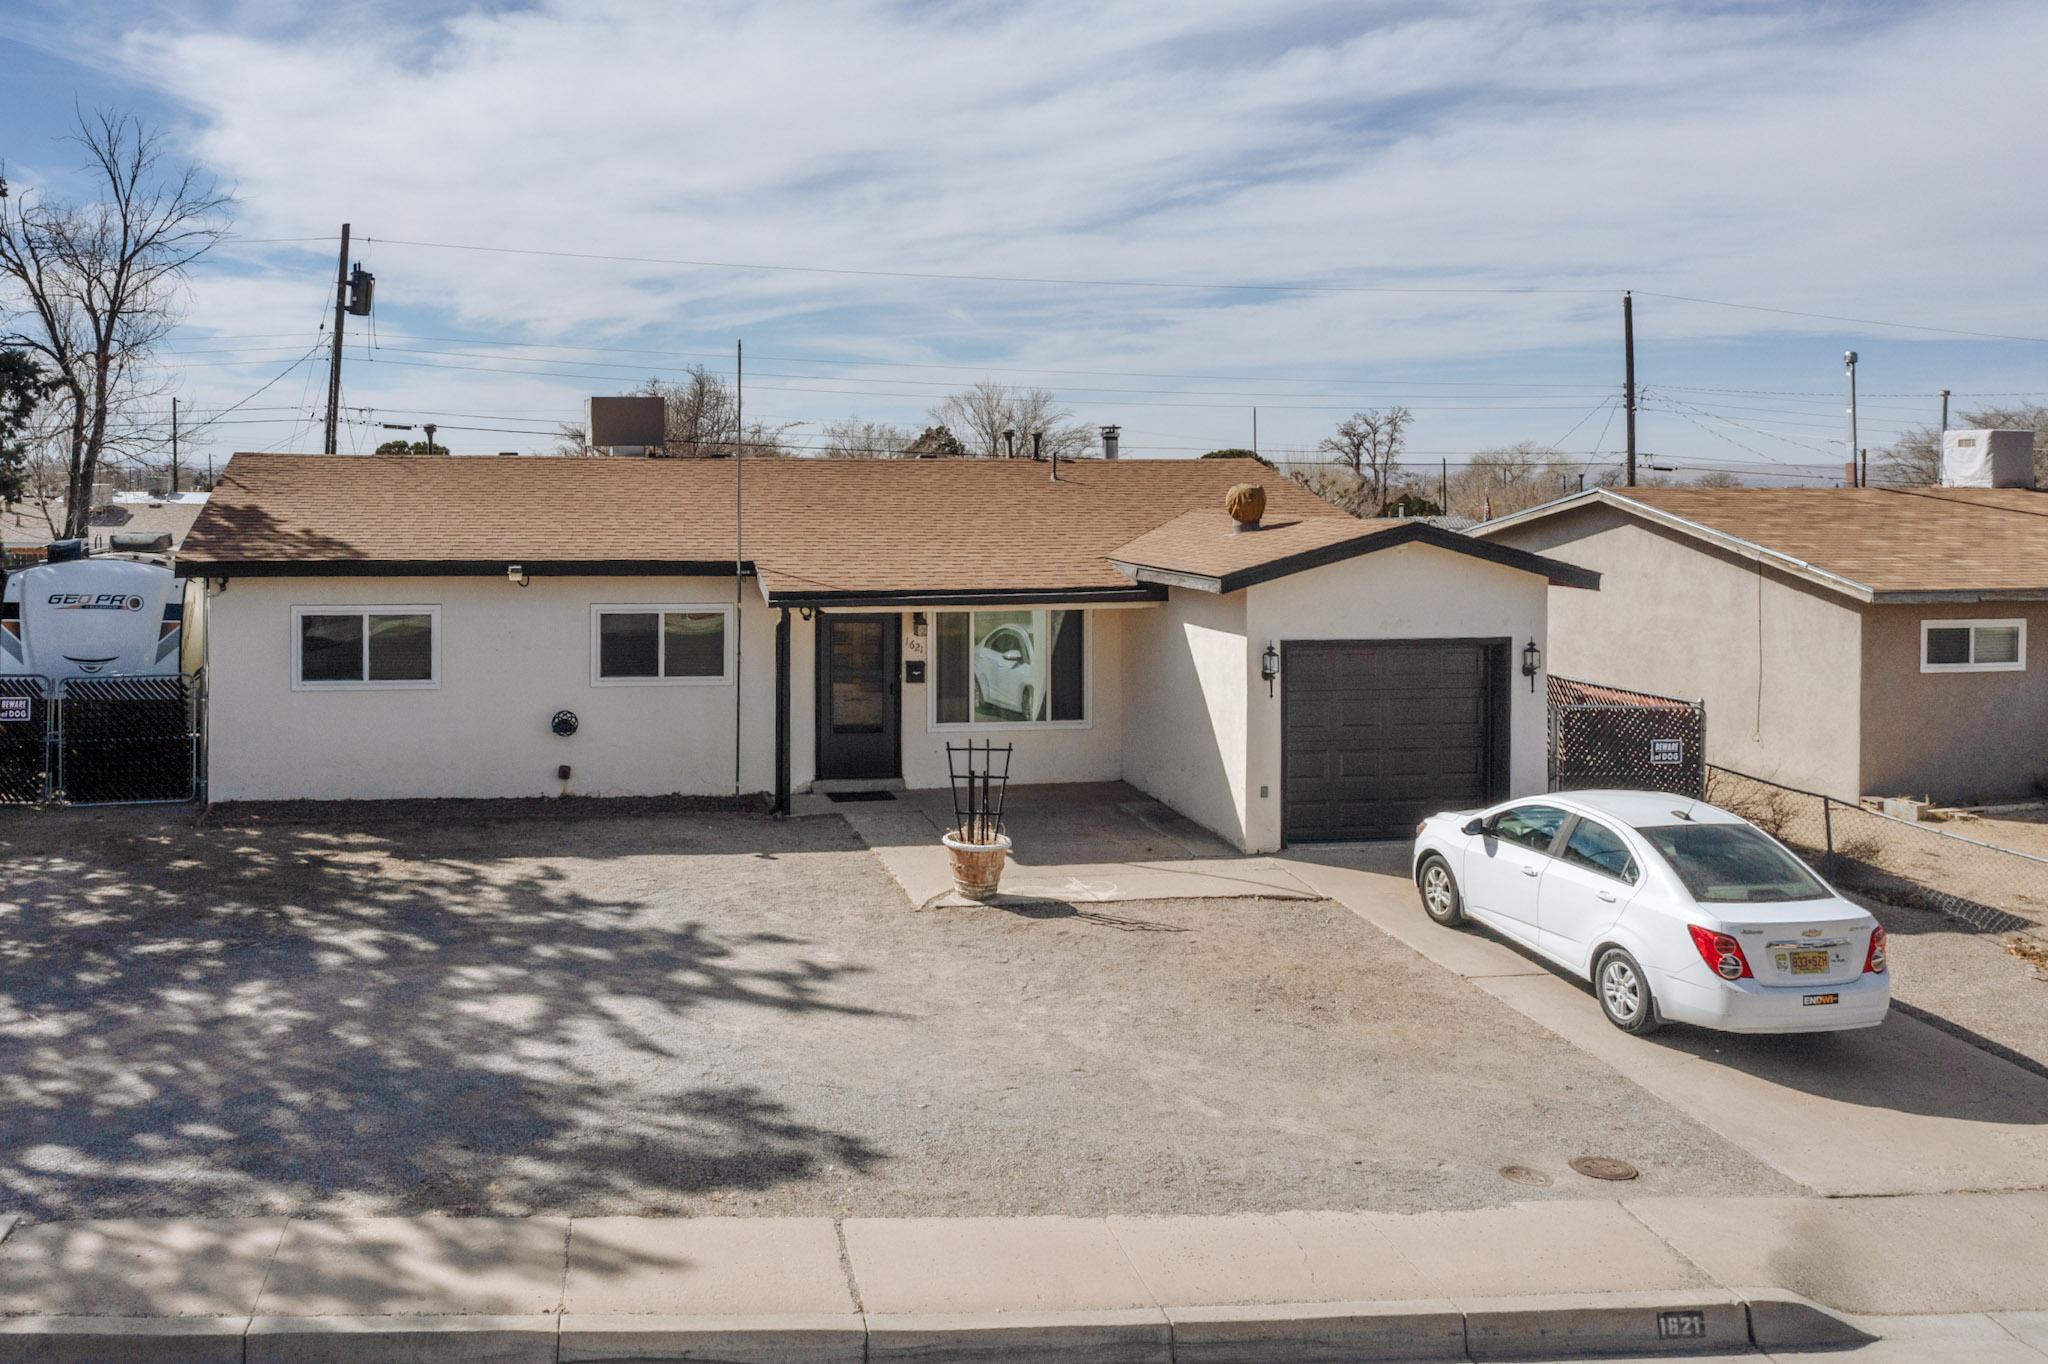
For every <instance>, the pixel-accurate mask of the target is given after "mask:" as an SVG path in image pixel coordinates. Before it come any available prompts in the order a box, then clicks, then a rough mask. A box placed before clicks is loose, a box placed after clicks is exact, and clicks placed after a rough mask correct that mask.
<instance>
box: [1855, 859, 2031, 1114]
mask: <svg viewBox="0 0 2048 1364" xmlns="http://www.w3.org/2000/svg"><path fill="white" fill-rule="evenodd" d="M1852 898H1853V899H1855V900H1856V902H1857V903H1858V904H1860V905H1862V906H1863V907H1864V908H1865V909H1868V910H1869V911H1870V912H1871V913H1872V914H1875V915H1876V916H1877V920H1878V922H1879V923H1881V924H1883V925H1884V926H1885V930H1886V932H1888V933H1889V934H1890V935H1891V937H1890V943H1889V950H1890V955H1891V970H1892V1002H1893V1003H1894V1004H1899V1005H1904V1006H1905V1007H1907V1008H1908V1009H1910V1010H1912V1011H1914V1012H1915V1013H1916V1014H1917V1015H1918V1016H1919V1017H1921V1018H1924V1019H1926V1020H1927V1021H1928V1022H1930V1023H1932V1024H1934V1025H1935V1026H1936V1027H1938V1028H1943V1029H1946V1030H1947V1031H1949V1032H1952V1033H1955V1034H1956V1035H1958V1036H1960V1037H1963V1038H1965V1039H1966V1040H1968V1041H1971V1042H1974V1043H1976V1044H1977V1045H1979V1046H1983V1047H1985V1048H1986V1049H1987V1050H1990V1051H1993V1052H1997V1053H1999V1054H2001V1055H2003V1056H2005V1058H2006V1059H2007V1060H2013V1061H2018V1062H2020V1063H2022V1064H2024V1065H2027V1066H2028V1067H2029V1068H2030V1069H2033V1070H2036V1071H2039V1072H2040V1073H2042V1074H2044V1075H2048V931H2043V930H2038V929H2037V930H2034V931H2032V932H2027V933H1986V932H1980V931H1978V930H1976V929H1973V928H1971V927H1970V926H1969V925H1968V924H1965V923H1961V922H1958V921H1957V920H1955V919H1951V918H1949V917H1948V916H1946V915H1943V914H1937V913H1935V912H1934V911H1932V910H1927V909H1909V908H1907V907H1905V906H1902V905H1888V904H1881V903H1879V902H1877V901H1875V900H1871V899H1868V898H1866V897H1864V896H1860V895H1858V896H1853V897H1852ZM2015 949H2017V950H2015Z"/></svg>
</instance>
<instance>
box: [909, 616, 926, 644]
mask: <svg viewBox="0 0 2048 1364" xmlns="http://www.w3.org/2000/svg"><path fill="white" fill-rule="evenodd" d="M924 628H925V627H924V612H922V611H912V612H911V613H910V633H911V634H913V635H916V636H917V637H918V638H919V639H923V638H924Z"/></svg>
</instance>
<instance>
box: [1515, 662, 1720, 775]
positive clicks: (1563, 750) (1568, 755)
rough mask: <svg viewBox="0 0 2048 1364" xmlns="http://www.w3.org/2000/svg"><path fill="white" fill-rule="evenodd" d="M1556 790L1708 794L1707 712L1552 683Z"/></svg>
mask: <svg viewBox="0 0 2048 1364" xmlns="http://www.w3.org/2000/svg"><path fill="white" fill-rule="evenodd" d="M1548 689H1549V702H1550V707H1549V714H1550V789H1551V790H1553V791H1585V790H1591V789H1595V788H1614V789H1620V790H1625V791H1670V792H1672V793H1673V794H1675V795H1681V796H1690V797H1693V798H1695V799H1697V798H1698V797H1700V796H1701V795H1702V794H1703V793H1704V791H1705V790H1706V748H1707V708H1706V707H1705V706H1704V705H1702V704H1701V703H1700V702H1698V701H1681V700H1679V699H1678V698H1676V697H1672V696H1656V695H1653V694H1651V693H1649V692H1640V691H1630V690H1628V689H1627V688H1625V687H1609V686H1605V685H1603V684H1601V683H1597V682H1581V681H1579V680H1577V679H1576V678H1569V677H1552V678H1550V679H1549V687H1548Z"/></svg>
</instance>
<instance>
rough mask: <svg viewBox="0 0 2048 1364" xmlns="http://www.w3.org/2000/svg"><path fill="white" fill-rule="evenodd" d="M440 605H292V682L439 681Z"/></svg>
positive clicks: (318, 685)
mask: <svg viewBox="0 0 2048 1364" xmlns="http://www.w3.org/2000/svg"><path fill="white" fill-rule="evenodd" d="M439 685H441V608H440V607H438V606H296V607H293V608H292V687H293V689H294V690H299V691H305V690H317V689H322V688H340V689H349V688H377V687H438V686H439Z"/></svg>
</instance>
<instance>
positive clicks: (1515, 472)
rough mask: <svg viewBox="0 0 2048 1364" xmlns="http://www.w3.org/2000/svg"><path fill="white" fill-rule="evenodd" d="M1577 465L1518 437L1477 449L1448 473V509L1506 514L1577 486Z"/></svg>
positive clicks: (1481, 515) (1468, 513)
mask: <svg viewBox="0 0 2048 1364" xmlns="http://www.w3.org/2000/svg"><path fill="white" fill-rule="evenodd" d="M1578 474H1579V466H1578V465H1577V464H1575V463H1574V462H1572V461H1571V460H1569V459H1567V458H1566V457H1565V456H1563V455H1560V454H1558V453H1557V451H1555V450H1553V449H1551V448H1550V447H1549V446H1546V445H1538V444H1536V442H1534V441H1526V440H1525V441H1519V442H1517V443H1516V444H1514V445H1502V446H1496V447H1494V448H1493V449H1490V450H1481V451H1479V452H1478V453H1476V454H1474V455H1473V456H1472V458H1471V459H1469V460H1468V461H1466V463H1465V466H1464V467H1463V468H1462V469H1459V470H1458V471H1457V472H1455V473H1453V474H1452V475H1451V478H1450V489H1449V492H1450V505H1449V506H1448V507H1446V508H1445V510H1446V511H1450V512H1455V513H1457V514H1458V515H1460V516H1471V517H1477V518H1484V517H1486V516H1488V515H1492V516H1506V515H1508V514H1509V513H1510V512H1518V511H1521V510H1522V509H1523V508H1525V507H1533V506H1535V505H1537V504H1538V503H1540V502H1548V501H1550V500H1551V499H1552V498H1556V497H1561V496H1563V495H1564V494H1566V493H1569V492H1576V491H1578V487H1579V479H1578Z"/></svg>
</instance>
